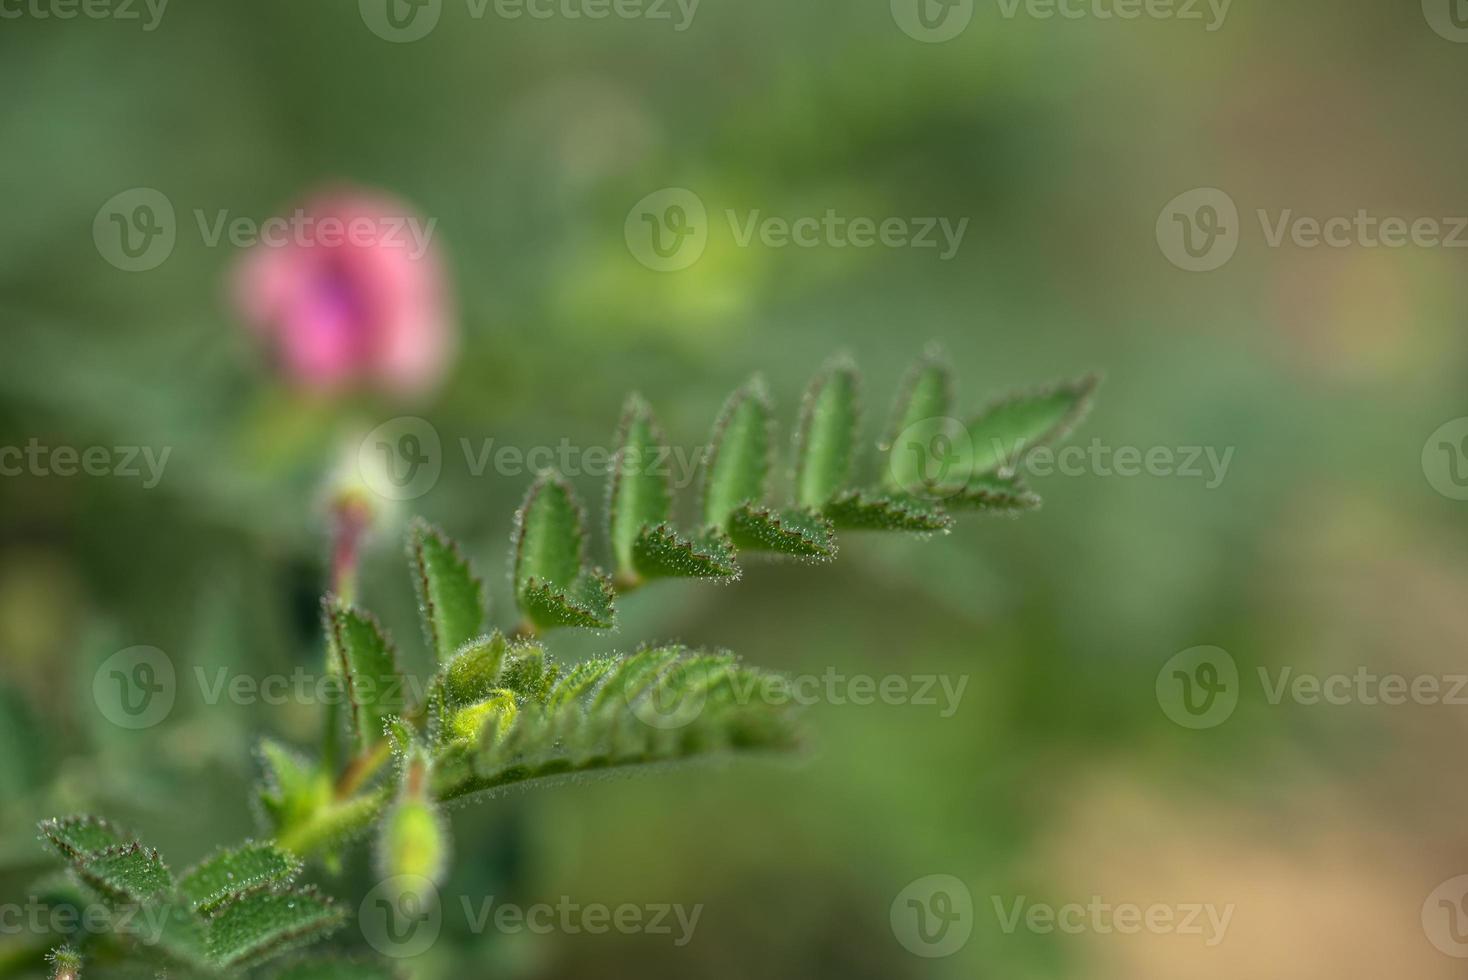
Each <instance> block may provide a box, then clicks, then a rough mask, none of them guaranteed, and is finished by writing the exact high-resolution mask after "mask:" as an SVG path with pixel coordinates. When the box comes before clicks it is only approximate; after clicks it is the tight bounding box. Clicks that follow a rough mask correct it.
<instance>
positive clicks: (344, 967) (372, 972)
mask: <svg viewBox="0 0 1468 980" xmlns="http://www.w3.org/2000/svg"><path fill="white" fill-rule="evenodd" d="M271 980H403V974H402V973H400V972H399V971H397V970H396V969H394V968H393V967H390V966H387V965H386V964H383V963H377V962H373V961H372V960H365V959H346V958H342V957H336V956H322V957H312V958H310V959H303V960H297V961H296V962H294V963H291V964H290V965H289V966H287V967H285V968H284V969H282V970H280V971H279V972H277V973H273V974H271Z"/></svg>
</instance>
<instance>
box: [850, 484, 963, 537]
mask: <svg viewBox="0 0 1468 980" xmlns="http://www.w3.org/2000/svg"><path fill="white" fill-rule="evenodd" d="M823 513H824V514H825V516H826V517H827V518H828V519H829V520H830V521H831V524H832V525H833V526H834V527H835V528H836V529H837V530H839V531H914V532H918V533H931V532H933V531H948V530H950V529H951V528H952V527H953V518H952V517H950V516H948V514H947V513H945V512H944V511H943V509H942V508H941V507H939V506H938V505H937V504H936V503H934V502H933V501H931V500H923V499H920V498H918V497H912V496H908V495H906V494H887V493H880V492H868V491H865V490H853V491H850V492H848V493H843V494H841V495H840V496H839V497H837V498H836V499H835V500H833V501H831V502H830V503H829V504H827V505H826V507H825V509H824V511H823Z"/></svg>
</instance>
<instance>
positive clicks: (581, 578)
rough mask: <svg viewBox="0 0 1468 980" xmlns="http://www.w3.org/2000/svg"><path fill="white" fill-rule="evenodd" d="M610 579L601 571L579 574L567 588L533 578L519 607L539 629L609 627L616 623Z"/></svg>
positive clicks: (527, 585) (605, 628) (521, 597)
mask: <svg viewBox="0 0 1468 980" xmlns="http://www.w3.org/2000/svg"><path fill="white" fill-rule="evenodd" d="M612 601H613V592H612V582H611V579H609V578H607V577H606V576H605V575H603V574H602V573H601V572H598V571H589V572H584V573H582V574H581V575H578V576H576V578H575V580H574V581H572V582H571V584H570V585H569V586H568V587H566V588H561V587H560V586H555V585H551V584H550V583H548V582H542V581H541V580H539V579H535V578H532V579H531V580H530V581H529V582H528V583H527V584H526V586H525V589H524V591H523V592H522V593H521V595H520V606H521V608H522V610H523V611H524V613H525V615H526V616H527V617H529V619H530V621H531V622H532V623H534V624H535V625H536V626H537V627H539V628H540V629H554V628H555V627H557V626H580V627H584V628H586V629H597V630H608V629H611V628H612V627H613V626H615V625H616V611H615V609H614V608H613V605H612Z"/></svg>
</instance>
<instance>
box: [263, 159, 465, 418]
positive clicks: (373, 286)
mask: <svg viewBox="0 0 1468 980" xmlns="http://www.w3.org/2000/svg"><path fill="white" fill-rule="evenodd" d="M433 229H434V222H432V221H425V220H424V219H423V218H422V217H420V216H419V215H417V214H416V213H415V212H413V211H412V210H411V209H410V208H408V207H407V206H406V205H404V204H402V203H401V202H399V201H396V200H394V199H392V198H391V197H388V196H386V195H384V194H381V193H378V192H372V191H364V190H357V189H350V188H347V189H334V190H329V191H326V192H323V193H320V194H318V195H316V196H315V197H313V198H311V199H310V200H308V201H307V202H306V204H305V205H303V206H302V207H300V208H297V209H296V210H295V211H293V212H291V213H290V214H289V215H286V216H283V217H282V218H281V219H278V220H276V221H273V222H267V223H266V224H265V225H262V226H261V235H260V242H259V244H257V245H256V246H255V247H253V248H252V249H251V250H250V251H249V252H247V253H246V254H245V256H244V258H243V259H242V260H241V262H240V266H239V269H238V270H237V275H236V278H235V298H236V304H237V306H238V308H239V311H240V313H241V315H242V316H243V318H244V319H245V321H246V322H247V323H249V325H250V326H251V327H252V328H253V329H254V330H255V331H256V333H258V334H259V335H260V336H261V338H262V339H263V340H264V342H265V344H266V345H267V347H268V349H269V350H270V352H271V354H272V356H273V357H274V359H275V361H276V362H277V364H278V365H279V367H280V369H281V371H282V372H283V373H284V374H285V375H286V376H287V377H288V378H290V379H291V380H292V381H294V382H295V383H297V384H299V385H301V386H303V387H307V388H312V389H317V390H335V389H339V388H345V387H367V388H379V389H383V390H387V391H390V392H392V393H394V394H399V395H412V394H416V393H421V392H425V391H428V390H430V389H432V388H433V387H434V386H435V385H436V384H437V383H438V380H439V379H440V377H441V376H442V375H443V372H444V369H445V367H446V365H447V361H448V358H449V355H450V354H451V353H452V348H453V345H454V340H455V337H454V331H455V327H454V322H453V313H452V310H451V301H450V298H449V295H448V288H447V284H446V281H445V272H444V267H443V262H442V259H441V257H440V255H439V253H438V251H437V249H436V248H434V246H433V241H432V236H433Z"/></svg>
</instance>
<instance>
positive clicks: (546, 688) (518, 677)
mask: <svg viewBox="0 0 1468 980" xmlns="http://www.w3.org/2000/svg"><path fill="white" fill-rule="evenodd" d="M560 673H561V668H560V667H558V666H557V665H556V664H555V663H554V662H553V661H552V660H551V659H550V658H549V657H547V656H546V654H545V648H544V647H542V646H541V645H540V644H538V643H522V644H520V645H519V646H517V647H515V648H514V649H513V650H512V651H511V652H510V655H509V656H508V657H506V658H505V669H504V671H503V672H502V673H501V674H500V686H502V687H504V688H506V689H508V690H509V691H510V692H512V693H513V694H514V695H515V696H516V697H517V698H520V699H522V700H528V701H544V700H545V699H546V697H547V695H549V694H550V691H551V688H552V687H554V686H555V683H556V678H557V677H559V676H560Z"/></svg>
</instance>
